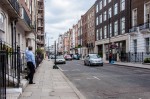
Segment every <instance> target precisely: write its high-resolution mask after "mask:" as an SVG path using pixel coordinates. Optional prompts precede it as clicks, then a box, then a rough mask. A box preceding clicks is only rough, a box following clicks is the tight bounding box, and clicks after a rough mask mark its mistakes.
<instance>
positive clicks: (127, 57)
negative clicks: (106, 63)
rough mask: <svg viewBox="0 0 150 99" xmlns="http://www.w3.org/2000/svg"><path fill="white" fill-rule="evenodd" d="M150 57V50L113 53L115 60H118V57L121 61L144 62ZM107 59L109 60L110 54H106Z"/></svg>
mask: <svg viewBox="0 0 150 99" xmlns="http://www.w3.org/2000/svg"><path fill="white" fill-rule="evenodd" d="M117 54H118V55H117ZM149 57H150V52H128V53H116V54H113V56H112V59H113V60H114V61H117V58H118V59H119V60H120V61H121V62H134V63H143V62H144V59H145V58H149ZM106 60H109V55H108V54H106Z"/></svg>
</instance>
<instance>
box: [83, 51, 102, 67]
mask: <svg viewBox="0 0 150 99" xmlns="http://www.w3.org/2000/svg"><path fill="white" fill-rule="evenodd" d="M84 65H89V66H93V65H98V66H99V65H100V66H103V60H102V58H101V57H100V56H99V55H97V54H88V55H87V56H86V57H85V60H84Z"/></svg>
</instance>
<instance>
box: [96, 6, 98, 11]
mask: <svg viewBox="0 0 150 99" xmlns="http://www.w3.org/2000/svg"><path fill="white" fill-rule="evenodd" d="M97 12H98V5H96V13H97Z"/></svg>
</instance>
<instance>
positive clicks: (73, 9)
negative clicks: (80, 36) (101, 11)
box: [45, 0, 96, 44]
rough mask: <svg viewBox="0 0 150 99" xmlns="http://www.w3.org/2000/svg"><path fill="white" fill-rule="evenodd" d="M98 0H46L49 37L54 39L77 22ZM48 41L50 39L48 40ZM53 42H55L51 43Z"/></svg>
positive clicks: (46, 21) (46, 22)
mask: <svg viewBox="0 0 150 99" xmlns="http://www.w3.org/2000/svg"><path fill="white" fill-rule="evenodd" d="M95 1H96V0H88V1H87V0H46V1H45V32H46V33H47V38H50V37H53V38H54V39H53V40H51V41H54V40H56V39H57V38H58V35H59V34H63V33H65V32H67V31H68V30H69V28H72V26H73V24H76V23H77V22H78V20H79V19H80V17H81V15H83V14H84V13H86V11H87V10H88V9H90V7H91V6H92V5H94V3H95ZM47 41H48V40H47ZM51 44H53V43H51Z"/></svg>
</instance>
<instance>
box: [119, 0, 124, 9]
mask: <svg viewBox="0 0 150 99" xmlns="http://www.w3.org/2000/svg"><path fill="white" fill-rule="evenodd" d="M120 3H121V4H120V10H121V11H123V10H125V0H121V2H120Z"/></svg>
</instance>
